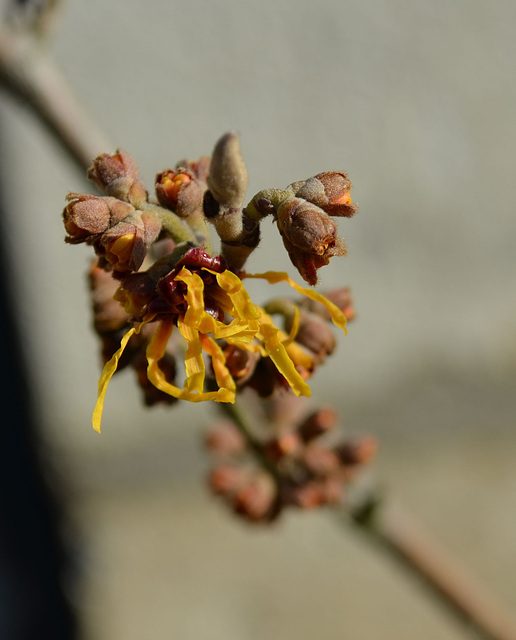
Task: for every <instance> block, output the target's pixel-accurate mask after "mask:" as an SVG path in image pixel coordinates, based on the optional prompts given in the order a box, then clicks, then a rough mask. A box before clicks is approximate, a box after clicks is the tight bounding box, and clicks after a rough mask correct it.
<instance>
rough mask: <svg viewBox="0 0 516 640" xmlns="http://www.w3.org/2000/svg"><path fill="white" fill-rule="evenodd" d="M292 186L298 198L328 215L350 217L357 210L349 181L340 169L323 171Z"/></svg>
mask: <svg viewBox="0 0 516 640" xmlns="http://www.w3.org/2000/svg"><path fill="white" fill-rule="evenodd" d="M292 187H293V189H294V192H295V194H296V196H297V197H298V198H303V199H304V200H307V201H308V202H311V203H313V204H315V205H317V206H318V207H320V208H321V209H322V210H323V211H325V212H326V213H327V214H329V215H330V216H339V217H346V218H350V217H351V216H353V215H355V213H356V212H357V209H358V207H357V206H356V205H354V204H353V203H352V200H351V195H350V193H349V190H350V188H351V182H350V181H349V179H348V176H347V175H346V174H345V173H342V172H340V171H325V172H323V173H319V174H317V175H316V176H314V177H313V178H309V179H308V180H304V181H302V182H296V183H294V184H293V185H292Z"/></svg>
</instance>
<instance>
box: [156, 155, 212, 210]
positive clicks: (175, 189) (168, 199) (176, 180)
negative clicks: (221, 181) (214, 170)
mask: <svg viewBox="0 0 516 640" xmlns="http://www.w3.org/2000/svg"><path fill="white" fill-rule="evenodd" d="M205 189H206V187H205V186H204V187H203V186H201V184H200V183H199V181H198V179H197V178H196V177H195V175H194V173H193V172H192V171H190V170H189V169H185V168H184V167H180V168H178V169H177V170H176V171H174V170H173V169H167V170H166V171H162V172H161V173H158V175H157V176H156V196H157V198H158V200H159V203H160V204H161V206H162V207H166V208H167V209H171V210H172V211H174V212H175V213H176V214H177V215H178V216H180V217H181V218H187V217H188V216H189V215H191V214H192V213H194V212H195V211H197V210H198V209H200V207H201V205H202V198H203V195H204V191H205Z"/></svg>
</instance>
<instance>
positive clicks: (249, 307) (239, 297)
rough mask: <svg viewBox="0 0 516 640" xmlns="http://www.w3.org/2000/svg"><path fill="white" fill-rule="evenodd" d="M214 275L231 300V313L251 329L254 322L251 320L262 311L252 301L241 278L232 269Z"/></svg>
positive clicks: (257, 316)
mask: <svg viewBox="0 0 516 640" xmlns="http://www.w3.org/2000/svg"><path fill="white" fill-rule="evenodd" d="M216 277H217V282H218V284H219V287H220V288H221V289H223V290H224V291H225V292H226V293H227V294H228V296H229V298H230V300H231V302H232V305H233V309H232V311H231V314H232V315H233V316H234V317H238V318H240V319H241V320H246V321H247V323H248V325H249V327H250V328H251V329H252V328H253V325H254V324H255V323H253V320H257V319H258V318H260V317H261V315H262V311H261V309H260V308H259V307H257V306H256V305H254V304H253V303H252V301H251V298H250V296H249V294H248V293H247V291H246V289H245V287H244V285H243V283H242V280H241V279H240V278H239V277H238V276H237V275H235V274H234V273H233V272H232V271H223V272H222V273H217V274H216Z"/></svg>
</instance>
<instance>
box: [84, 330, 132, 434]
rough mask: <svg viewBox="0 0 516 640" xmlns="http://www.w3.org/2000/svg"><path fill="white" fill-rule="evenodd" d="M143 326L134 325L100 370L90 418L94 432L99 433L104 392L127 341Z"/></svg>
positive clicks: (104, 397)
mask: <svg viewBox="0 0 516 640" xmlns="http://www.w3.org/2000/svg"><path fill="white" fill-rule="evenodd" d="M143 324H144V323H143V322H141V323H140V324H137V325H135V326H134V327H132V328H131V329H129V331H127V332H126V333H125V334H124V337H123V338H122V340H121V341H120V347H119V349H118V350H117V351H116V352H115V353H114V354H113V356H112V357H111V360H109V361H108V362H106V364H105V365H104V369H103V370H102V374H101V376H100V378H99V391H98V398H97V404H96V405H95V409H94V410H93V418H92V422H93V428H94V429H95V431H98V432H99V433H100V423H101V422H102V412H103V411H104V400H105V399H106V392H107V388H108V385H109V382H110V380H111V378H112V377H113V375H114V374H115V371H116V370H117V368H118V362H119V361H120V358H121V357H122V354H123V353H124V350H125V348H126V346H127V343H128V342H129V340H130V339H131V337H132V336H133V335H134V334H136V333H138V332H139V331H140V328H141V327H142V325H143Z"/></svg>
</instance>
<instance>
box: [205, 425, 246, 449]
mask: <svg viewBox="0 0 516 640" xmlns="http://www.w3.org/2000/svg"><path fill="white" fill-rule="evenodd" d="M205 444H206V447H207V448H208V449H210V450H211V451H213V452H215V453H220V454H224V455H229V456H230V455H236V454H239V453H242V451H244V450H245V440H244V438H243V436H242V434H241V433H240V431H238V429H237V428H236V427H235V425H234V424H233V423H232V422H229V421H225V422H218V423H217V424H216V425H214V426H213V427H212V428H211V429H210V430H209V431H208V433H207V434H206V438H205Z"/></svg>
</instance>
